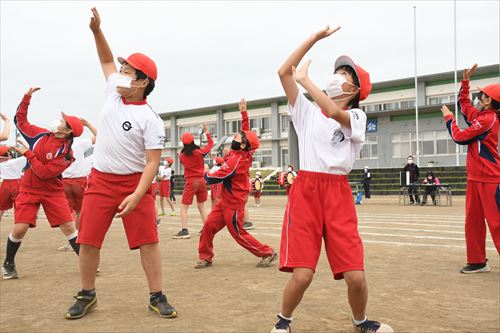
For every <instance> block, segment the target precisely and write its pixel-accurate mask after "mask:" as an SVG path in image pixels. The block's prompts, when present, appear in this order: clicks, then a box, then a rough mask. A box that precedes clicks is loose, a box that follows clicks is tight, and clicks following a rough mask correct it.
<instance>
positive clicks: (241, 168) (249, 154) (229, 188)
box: [205, 112, 254, 209]
mask: <svg viewBox="0 0 500 333" xmlns="http://www.w3.org/2000/svg"><path fill="white" fill-rule="evenodd" d="M241 118H242V121H241V130H242V131H248V130H250V124H249V121H248V113H247V112H242V113H241ZM253 153H254V151H253V150H250V151H248V150H230V151H229V153H227V154H226V156H224V164H222V166H221V167H220V169H219V170H217V171H215V172H209V173H208V174H206V175H205V180H206V181H207V183H208V184H210V185H212V184H218V183H222V184H223V186H222V196H221V200H220V201H219V203H220V204H221V205H222V206H225V207H228V208H230V209H244V208H245V205H246V203H247V201H248V194H249V189H248V184H249V182H250V172H249V170H250V166H251V165H252V160H253Z"/></svg>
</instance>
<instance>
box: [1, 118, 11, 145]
mask: <svg viewBox="0 0 500 333" xmlns="http://www.w3.org/2000/svg"><path fill="white" fill-rule="evenodd" d="M0 118H1V119H2V120H3V130H2V133H0V141H5V140H8V139H9V134H10V120H9V118H8V117H7V116H6V115H4V114H3V113H0Z"/></svg>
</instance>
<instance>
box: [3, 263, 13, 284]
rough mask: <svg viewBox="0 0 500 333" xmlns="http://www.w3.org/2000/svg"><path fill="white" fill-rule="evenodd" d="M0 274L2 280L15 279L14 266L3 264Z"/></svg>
mask: <svg viewBox="0 0 500 333" xmlns="http://www.w3.org/2000/svg"><path fill="white" fill-rule="evenodd" d="M2 273H3V279H4V280H8V279H17V271H16V264H14V263H12V264H7V263H5V264H3V269H2Z"/></svg>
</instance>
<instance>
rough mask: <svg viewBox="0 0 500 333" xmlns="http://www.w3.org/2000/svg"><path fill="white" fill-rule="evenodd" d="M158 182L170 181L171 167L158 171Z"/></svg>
mask: <svg viewBox="0 0 500 333" xmlns="http://www.w3.org/2000/svg"><path fill="white" fill-rule="evenodd" d="M159 174H160V180H170V178H172V168H171V167H165V166H164V167H163V168H160V170H159Z"/></svg>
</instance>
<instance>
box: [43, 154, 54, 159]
mask: <svg viewBox="0 0 500 333" xmlns="http://www.w3.org/2000/svg"><path fill="white" fill-rule="evenodd" d="M52 157H53V155H52V153H48V154H47V155H45V158H46V159H48V160H51V159H52Z"/></svg>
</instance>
